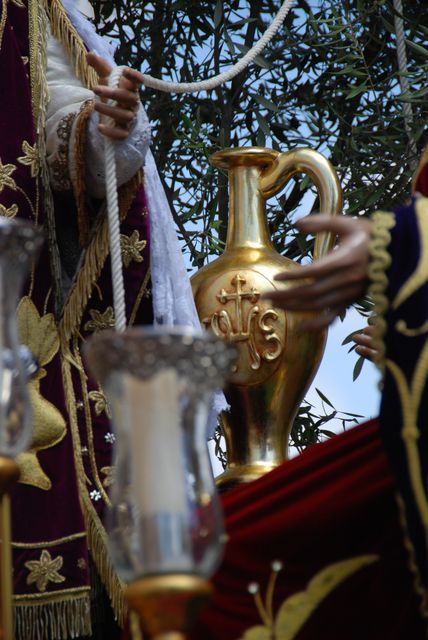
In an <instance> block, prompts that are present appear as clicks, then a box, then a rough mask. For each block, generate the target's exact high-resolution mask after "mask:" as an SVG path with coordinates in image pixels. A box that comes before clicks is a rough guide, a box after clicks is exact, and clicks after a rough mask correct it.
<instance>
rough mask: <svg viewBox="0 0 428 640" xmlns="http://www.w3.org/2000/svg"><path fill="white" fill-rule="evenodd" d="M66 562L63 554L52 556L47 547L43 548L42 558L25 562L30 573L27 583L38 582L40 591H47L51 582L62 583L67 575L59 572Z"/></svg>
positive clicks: (37, 585)
mask: <svg viewBox="0 0 428 640" xmlns="http://www.w3.org/2000/svg"><path fill="white" fill-rule="evenodd" d="M63 563H64V559H63V557H62V556H57V557H56V558H52V557H51V554H50V553H49V551H48V550H47V549H43V551H42V555H41V556H40V560H29V561H28V562H26V563H25V566H26V568H27V569H29V571H30V573H29V574H28V576H27V584H28V585H30V584H33V583H34V582H35V583H36V587H37V589H38V590H39V591H41V592H44V591H46V587H47V586H48V583H49V582H55V583H60V582H64V581H65V577H64V576H62V575H60V574H59V573H58V571H59V569H61V567H62V565H63Z"/></svg>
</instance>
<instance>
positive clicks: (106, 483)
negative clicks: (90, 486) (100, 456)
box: [101, 467, 116, 488]
mask: <svg viewBox="0 0 428 640" xmlns="http://www.w3.org/2000/svg"><path fill="white" fill-rule="evenodd" d="M101 473H103V474H104V475H105V478H104V480H103V487H106V488H107V487H110V486H111V485H112V484H113V483H114V481H115V476H116V468H115V467H102V468H101Z"/></svg>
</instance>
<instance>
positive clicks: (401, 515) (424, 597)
mask: <svg viewBox="0 0 428 640" xmlns="http://www.w3.org/2000/svg"><path fill="white" fill-rule="evenodd" d="M395 499H396V502H397V507H398V519H399V522H400V526H401V529H402V531H403V543H404V548H405V550H406V552H407V566H408V568H409V570H410V573H411V574H412V577H413V589H414V591H415V593H416V594H417V596H418V597H419V600H420V604H419V610H420V612H421V615H422V617H423V618H425V619H426V620H428V591H427V590H426V589H425V587H424V585H423V582H422V579H421V576H420V573H419V567H418V565H417V562H416V555H415V548H414V546H413V543H412V541H411V539H410V536H409V530H408V527H407V519H406V510H405V507H404V501H403V498H402V497H401V495H400V494H399V493H397V494H396V496H395ZM427 632H428V628H427Z"/></svg>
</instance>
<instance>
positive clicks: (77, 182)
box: [73, 100, 95, 247]
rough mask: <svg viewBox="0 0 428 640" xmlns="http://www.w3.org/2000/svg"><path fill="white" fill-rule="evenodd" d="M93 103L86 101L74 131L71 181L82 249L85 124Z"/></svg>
mask: <svg viewBox="0 0 428 640" xmlns="http://www.w3.org/2000/svg"><path fill="white" fill-rule="evenodd" d="M94 105H95V102H94V101H93V100H88V101H87V102H86V103H85V104H84V105H83V108H82V110H81V112H80V114H79V116H78V119H77V124H76V131H75V144H74V148H75V159H74V162H75V179H74V180H73V191H74V199H75V201H76V208H77V224H78V228H79V242H80V246H81V247H84V246H85V245H86V243H87V241H88V238H89V224H88V216H87V215H86V179H85V178H86V176H85V171H86V163H85V155H86V138H87V126H86V125H87V123H88V119H89V117H90V115H91V113H92V112H93V110H94Z"/></svg>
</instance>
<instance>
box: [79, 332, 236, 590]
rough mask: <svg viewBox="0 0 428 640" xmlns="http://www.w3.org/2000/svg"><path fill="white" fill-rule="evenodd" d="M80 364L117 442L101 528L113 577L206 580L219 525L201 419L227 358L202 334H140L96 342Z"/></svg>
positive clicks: (217, 550)
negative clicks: (97, 386)
mask: <svg viewBox="0 0 428 640" xmlns="http://www.w3.org/2000/svg"><path fill="white" fill-rule="evenodd" d="M87 355H88V358H89V361H90V364H91V367H92V370H93V371H94V373H95V375H96V376H97V377H98V379H99V380H100V382H101V384H102V385H103V389H104V392H105V393H106V396H107V399H108V402H109V404H110V407H111V410H112V415H113V429H114V432H115V435H116V443H115V452H114V463H115V473H114V482H113V485H112V490H111V494H110V497H111V501H112V507H111V510H110V516H109V520H108V529H109V539H110V547H111V554H112V558H113V561H114V563H115V565H116V568H117V571H118V573H119V575H120V576H121V578H122V579H123V580H124V581H125V582H132V581H134V580H137V579H139V578H142V577H145V576H148V575H162V574H183V573H184V574H186V573H190V574H196V575H200V576H203V577H208V576H210V575H211V574H212V573H213V572H214V571H215V569H216V567H217V564H218V562H219V560H220V558H221V554H222V532H223V528H222V527H223V525H222V514H221V510H220V505H219V501H218V497H217V491H216V487H215V482H214V477H213V473H212V469H211V462H210V458H209V453H208V448H207V437H206V436H207V417H208V411H209V407H210V400H211V395H212V392H213V391H214V390H215V389H217V388H219V387H221V386H222V383H223V379H224V377H225V375H226V374H227V373H229V371H230V368H231V364H232V362H233V360H234V359H235V349H234V348H233V347H231V346H229V345H227V344H226V343H225V342H223V341H220V340H219V339H218V338H215V337H214V336H211V335H209V334H205V335H201V334H198V335H196V334H195V333H193V332H191V331H189V330H185V329H175V330H174V329H171V328H168V329H165V330H162V329H159V328H156V329H146V328H144V329H143V328H141V329H131V330H128V331H126V332H125V333H122V334H117V333H112V332H103V333H101V334H98V335H97V336H94V338H92V340H91V342H90V344H88V348H87Z"/></svg>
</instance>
